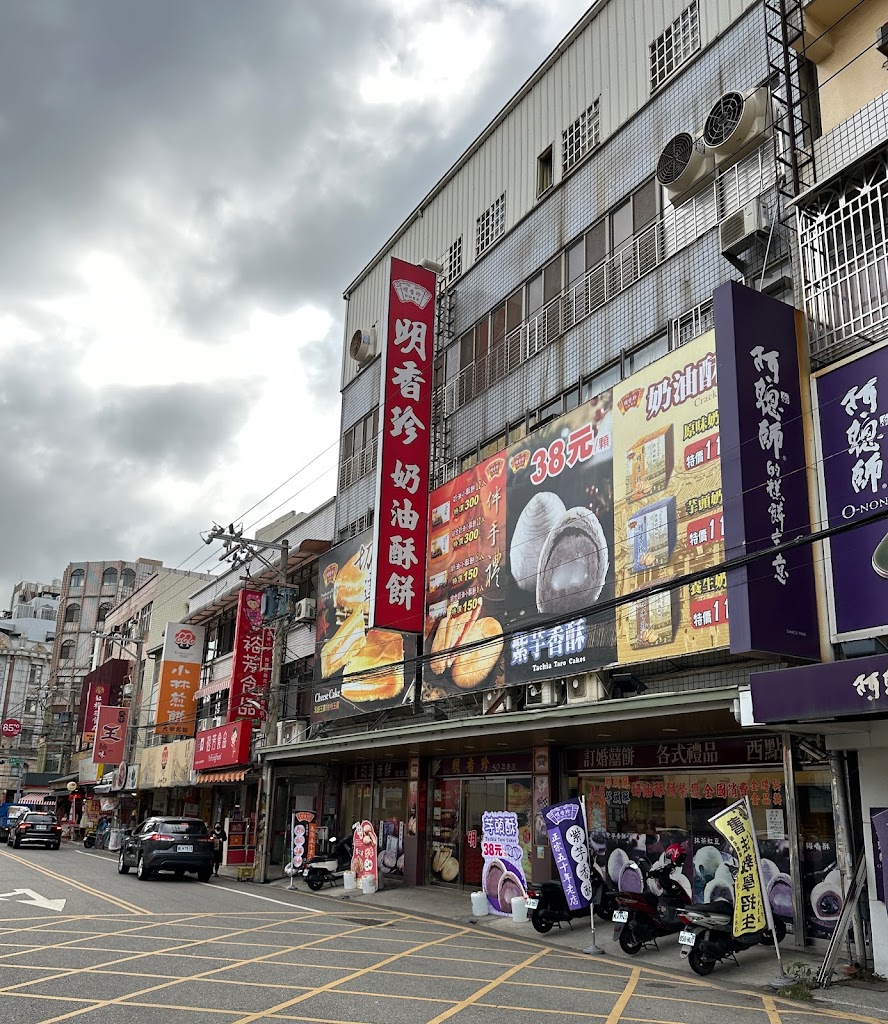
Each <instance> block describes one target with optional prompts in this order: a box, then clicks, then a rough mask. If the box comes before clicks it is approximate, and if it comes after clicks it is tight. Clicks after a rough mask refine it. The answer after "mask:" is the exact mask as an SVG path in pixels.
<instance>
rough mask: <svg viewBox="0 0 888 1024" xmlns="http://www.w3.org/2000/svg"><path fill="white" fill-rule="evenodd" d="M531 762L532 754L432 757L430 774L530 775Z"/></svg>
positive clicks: (436, 776) (435, 775)
mask: <svg viewBox="0 0 888 1024" xmlns="http://www.w3.org/2000/svg"><path fill="white" fill-rule="evenodd" d="M530 764H531V758H530V754H490V755H488V754H481V755H479V756H477V757H474V756H472V755H467V756H463V757H436V758H433V759H432V762H431V765H430V767H429V774H430V775H431V776H433V777H435V778H438V777H440V776H445V775H528V774H530Z"/></svg>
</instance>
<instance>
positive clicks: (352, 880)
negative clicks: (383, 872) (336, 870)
mask: <svg viewBox="0 0 888 1024" xmlns="http://www.w3.org/2000/svg"><path fill="white" fill-rule="evenodd" d="M357 877H358V876H357V875H356V874H355V873H354V871H343V872H342V884H343V885H344V886H345V888H346V889H355V888H357V886H356V880H357Z"/></svg>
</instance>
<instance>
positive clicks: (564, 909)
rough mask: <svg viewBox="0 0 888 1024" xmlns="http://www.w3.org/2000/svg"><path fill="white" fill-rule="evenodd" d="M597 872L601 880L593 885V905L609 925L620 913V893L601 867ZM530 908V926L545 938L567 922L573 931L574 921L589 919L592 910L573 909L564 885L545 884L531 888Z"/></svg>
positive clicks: (529, 891) (528, 899)
mask: <svg viewBox="0 0 888 1024" xmlns="http://www.w3.org/2000/svg"><path fill="white" fill-rule="evenodd" d="M595 871H596V872H597V877H596V878H594V879H593V882H592V905H593V907H594V910H595V914H596V915H597V916H598V917H600V918H601V919H602V920H605V921H609V920H610V918H611V914H612V913H613V912H614V910H615V909H616V905H617V891H616V889H615V888H611V887H610V886H608V884H607V881H606V880H605V878H604V876H603V875H602V873H601V868H599V867H598V865H597V864H596V865H595ZM526 906H527V909H528V910H529V911H530V923H531V924H532V925H533V926H534V928H536V930H537V931H538V932H540V934H542V935H545V934H546V932H550V931H551V930H552V928H553V926H554V925H556V924H557V925H558V927H559V928H560V927H561V922H562V921H567V923H568V925H569V926H570V928H571V930H572V929H573V925H572V924H571V921H575V920H576V919H577V918H583V919H585V920H588V918H589V908H588V907H582V908H581V909H580V910H571V909H570V907H569V906H568V905H567V897H566V896H565V895H564V888H563V887H562V885H561V882H543V883H542V885H539V886H531V887H530V888H529V889H528V891H527V902H526Z"/></svg>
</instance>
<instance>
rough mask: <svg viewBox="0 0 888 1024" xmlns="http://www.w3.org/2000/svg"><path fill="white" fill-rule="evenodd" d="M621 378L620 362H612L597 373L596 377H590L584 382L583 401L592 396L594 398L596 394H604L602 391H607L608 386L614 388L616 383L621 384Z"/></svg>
mask: <svg viewBox="0 0 888 1024" xmlns="http://www.w3.org/2000/svg"><path fill="white" fill-rule="evenodd" d="M621 379H622V374H621V373H620V364H619V363H613V364H611V365H610V366H608V367H606V368H605V369H603V370H602V371H601V372H600V373H596V374H595V376H594V377H590V378H589V379H588V380H587V381H586V383H585V384H583V401H584V402H588V401H589V399H590V398H594V397H595V396H596V395H600V394H602V392H604V391H607V389H608V388H612V387H614V386H615V385H616V384H619V383H620V380H621Z"/></svg>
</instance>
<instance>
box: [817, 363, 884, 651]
mask: <svg viewBox="0 0 888 1024" xmlns="http://www.w3.org/2000/svg"><path fill="white" fill-rule="evenodd" d="M814 382H815V386H816V406H817V418H818V421H819V428H820V429H819V436H820V451H819V453H818V458H819V466H820V467H821V479H822V485H821V486H822V494H823V496H824V499H825V504H826V509H827V515H828V517H829V526H831V527H832V526H838V525H840V524H841V523H855V524H859V525H857V527H856V529H853V530H849V531H848V532H847V533H843V534H840V535H839V536H837V537H830V538H829V540H828V541H826V544H827V550H828V552H829V560H828V566H829V570H828V580H829V583H830V586H829V597H830V601H829V607H830V626H831V632H832V637H831V639H832V641H833V642H834V643H838V642H839V641H842V640H851V639H854V638H857V637H867V636H875V635H881V634H882V633H884V632H885V630H886V627H888V611H886V609H888V541H886V540H885V538H886V536H888V520H886V519H884V518H881V519H879V520H877V521H875V522H869V523H868V522H867V521H866V520H867V519H868V518H870V517H872V516H874V515H876V514H877V513H879V512H881V513H882V515H884V513H885V509H886V508H888V501H886V498H888V474H886V473H884V472H883V459H884V455H885V451H886V441H885V428H886V427H888V348H886V347H885V346H884V345H883V346H882V347H880V348H877V349H875V350H870V351H868V352H867V353H866V354H865V355H862V356H859V357H858V358H856V359H851V360H848V361H847V362H844V363H839V364H837V365H836V366H835V367H830V368H829V369H828V370H824V371H823V372H822V373H820V374H818V375H817V376H816V377H815V378H814Z"/></svg>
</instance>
